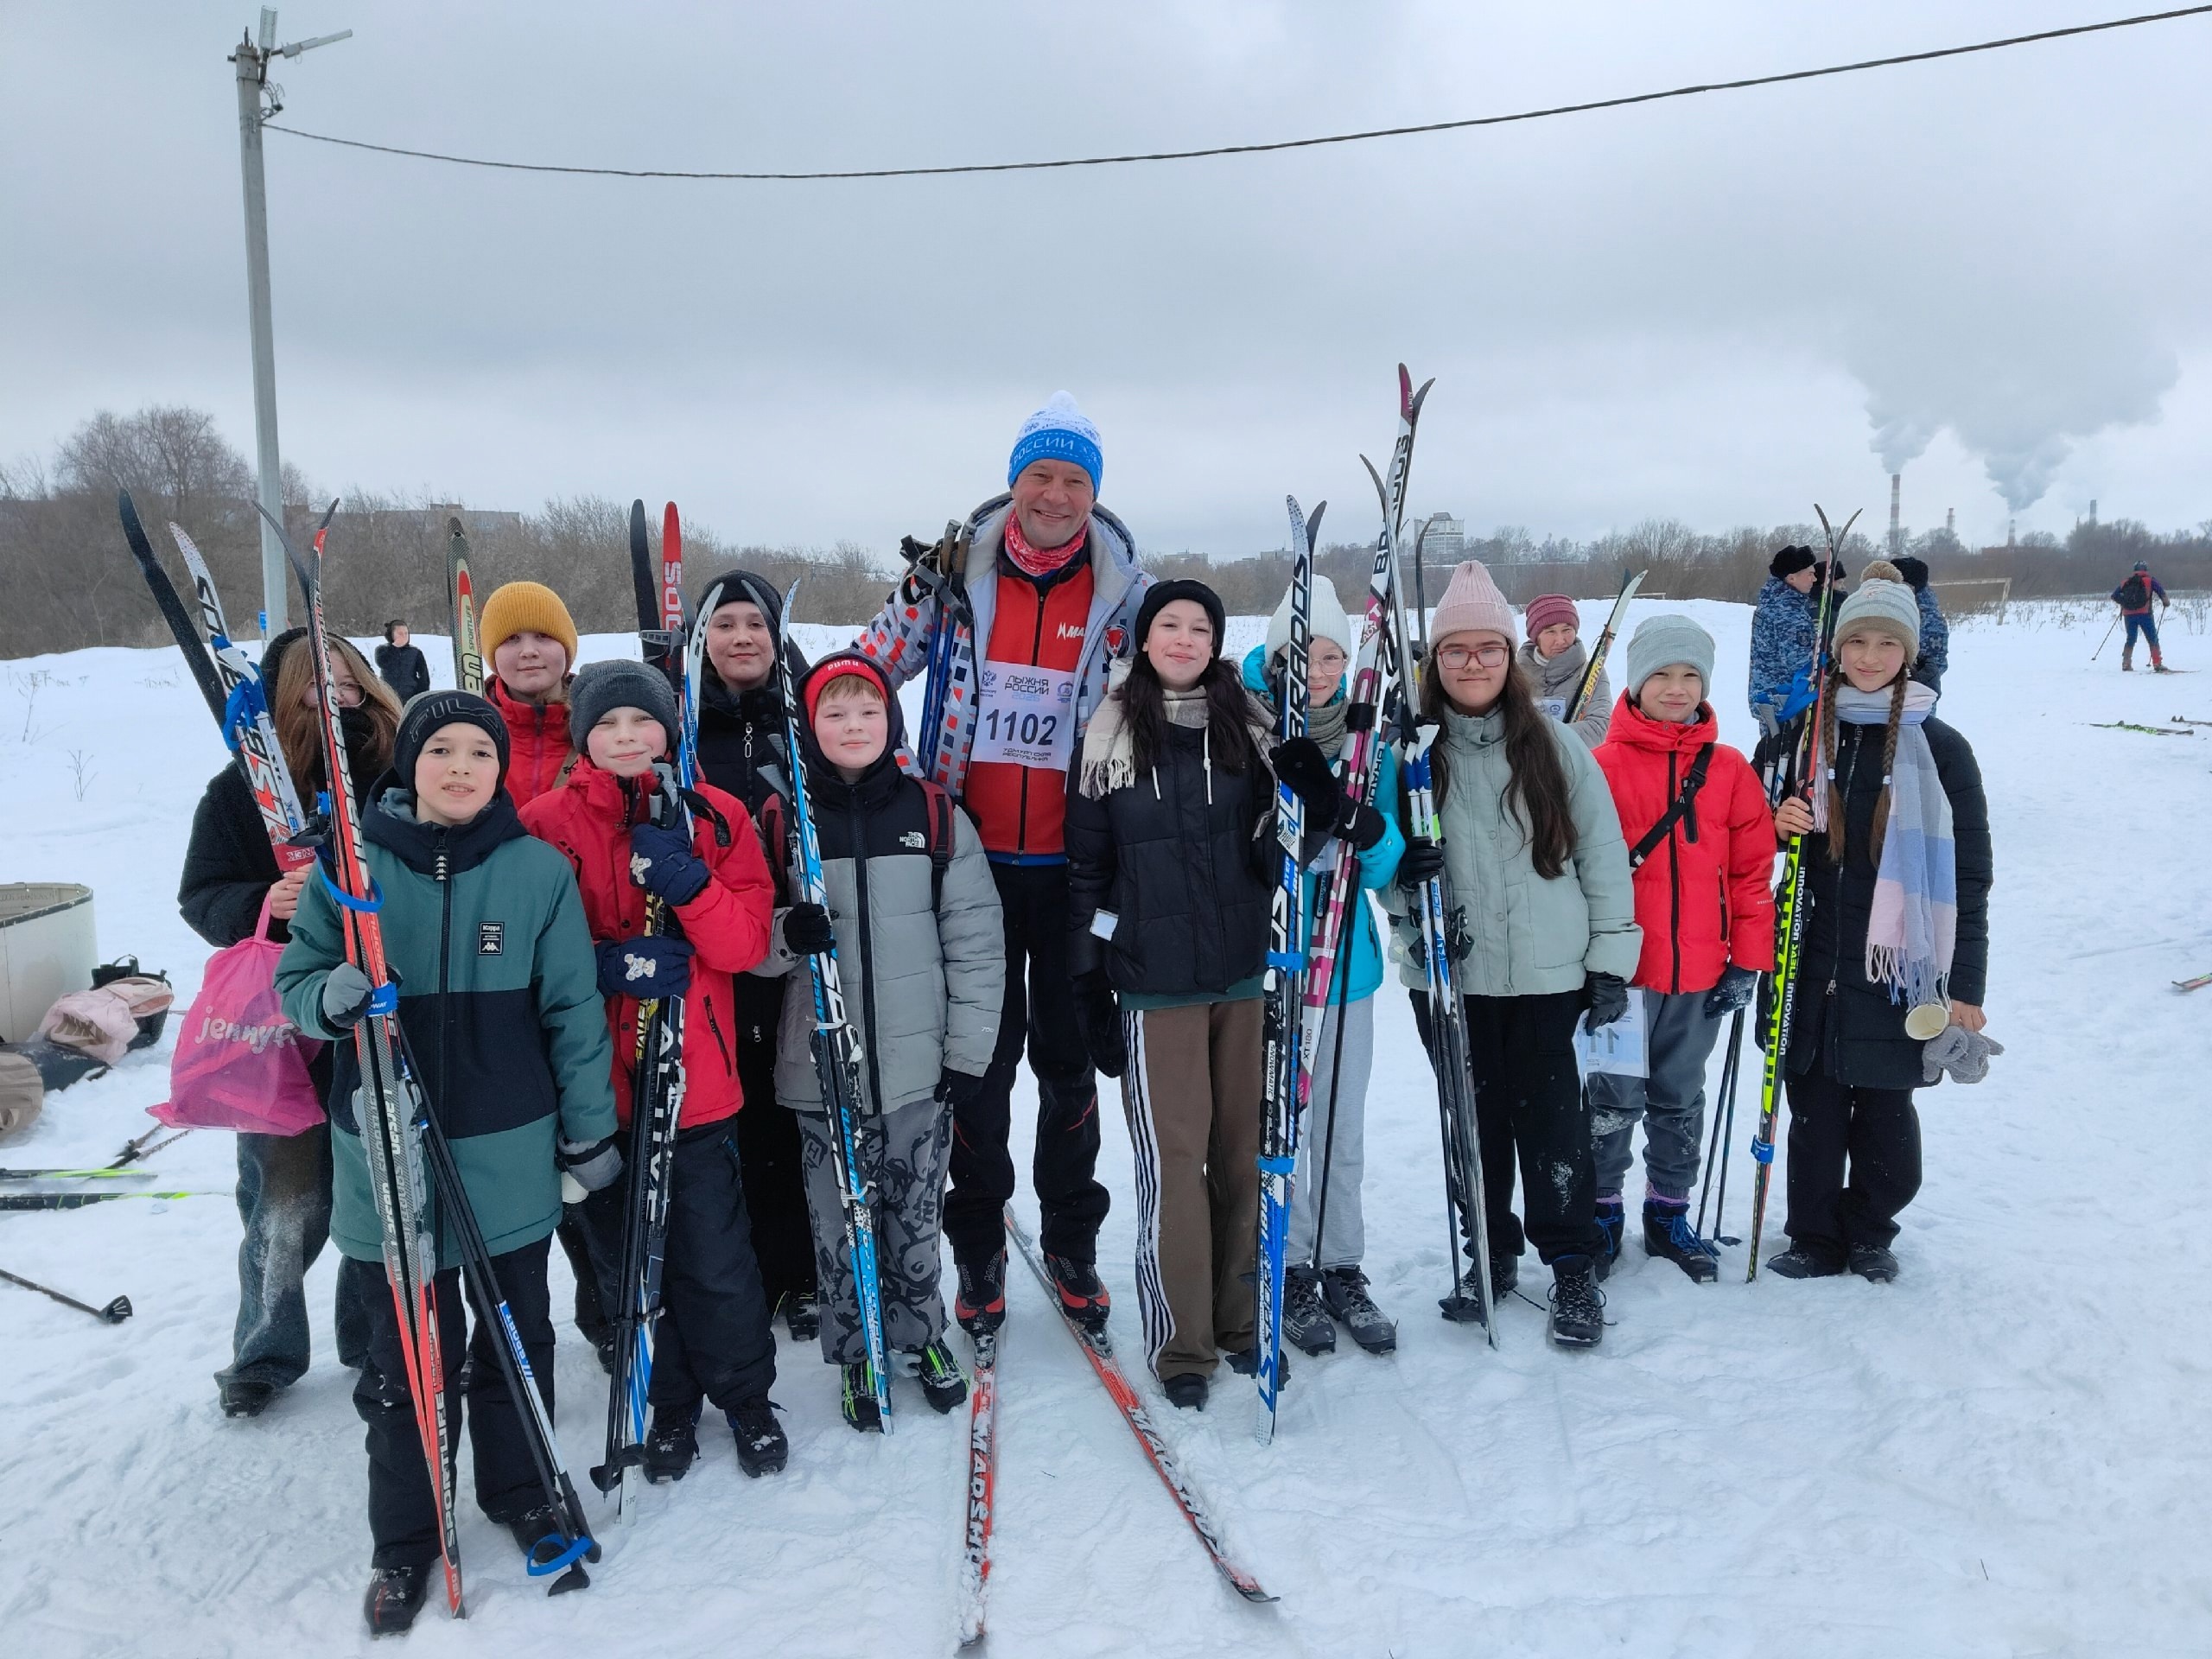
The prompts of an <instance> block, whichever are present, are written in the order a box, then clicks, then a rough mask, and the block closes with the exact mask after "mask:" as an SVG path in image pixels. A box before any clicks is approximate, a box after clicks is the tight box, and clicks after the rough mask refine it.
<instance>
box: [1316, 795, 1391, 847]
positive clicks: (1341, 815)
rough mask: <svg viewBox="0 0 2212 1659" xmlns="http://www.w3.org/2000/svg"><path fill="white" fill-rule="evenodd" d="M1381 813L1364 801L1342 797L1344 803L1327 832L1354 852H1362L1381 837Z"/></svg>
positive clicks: (1382, 826)
mask: <svg viewBox="0 0 2212 1659" xmlns="http://www.w3.org/2000/svg"><path fill="white" fill-rule="evenodd" d="M1384 827H1385V826H1384V824H1383V815H1382V814H1381V813H1380V812H1378V811H1376V810H1375V809H1374V808H1373V807H1371V806H1370V805H1369V804H1367V803H1366V802H1365V801H1362V800H1357V799H1355V798H1353V797H1351V795H1346V796H1345V797H1344V804H1343V805H1342V806H1341V807H1339V808H1338V810H1337V821H1336V822H1335V823H1332V824H1331V825H1330V826H1329V833H1330V834H1331V835H1332V836H1335V837H1336V838H1337V839H1338V841H1341V842H1344V843H1345V844H1346V845H1348V846H1350V847H1351V849H1352V851H1354V852H1356V853H1363V852H1365V851H1366V850H1367V849H1369V848H1370V847H1372V846H1373V845H1375V843H1376V842H1378V841H1380V840H1382V839H1383V829H1384Z"/></svg>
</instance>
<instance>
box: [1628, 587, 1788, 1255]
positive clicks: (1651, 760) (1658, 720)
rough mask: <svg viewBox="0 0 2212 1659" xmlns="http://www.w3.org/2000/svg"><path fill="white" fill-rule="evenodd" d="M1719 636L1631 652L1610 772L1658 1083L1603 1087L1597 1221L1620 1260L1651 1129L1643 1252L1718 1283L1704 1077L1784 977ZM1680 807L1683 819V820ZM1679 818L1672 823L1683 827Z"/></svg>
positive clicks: (1764, 852)
mask: <svg viewBox="0 0 2212 1659" xmlns="http://www.w3.org/2000/svg"><path fill="white" fill-rule="evenodd" d="M1712 683H1713V636H1712V635H1711V634H1709V633H1707V632H1706V631H1705V630H1704V629H1703V628H1701V627H1700V626H1698V625H1697V624H1696V623H1694V622H1693V621H1691V620H1689V618H1688V617H1686V616H1655V617H1652V618H1651V619H1650V620H1648V621H1646V622H1644V623H1643V625H1642V626H1640V627H1638V628H1637V631H1636V634H1635V636H1634V638H1632V639H1630V641H1629V644H1628V689H1627V690H1624V692H1623V693H1622V694H1621V700H1620V702H1619V703H1618V706H1617V707H1616V708H1615V709H1614V711H1613V720H1612V725H1611V728H1610V729H1609V730H1608V732H1607V734H1606V738H1605V742H1603V743H1601V744H1600V745H1599V747H1598V753H1597V759H1598V766H1599V769H1600V770H1601V771H1603V772H1605V782H1606V784H1607V785H1609V786H1610V787H1611V790H1612V792H1613V805H1614V807H1615V809H1616V810H1618V812H1619V814H1620V820H1621V834H1622V835H1623V836H1624V837H1625V838H1626V839H1627V842H1628V844H1629V862H1630V868H1633V869H1634V871H1635V872H1636V919H1637V925H1638V926H1640V927H1641V928H1643V958H1642V960H1640V961H1639V962H1638V963H1637V969H1636V977H1635V979H1634V981H1633V982H1632V983H1633V984H1634V985H1635V986H1636V987H1637V988H1638V989H1639V990H1640V991H1641V993H1642V995H1643V1027H1644V1045H1645V1058H1646V1062H1647V1064H1646V1066H1645V1073H1646V1075H1645V1076H1643V1077H1620V1076H1617V1075H1615V1074H1614V1073H1611V1072H1606V1071H1599V1072H1594V1073H1592V1076H1591V1077H1590V1082H1589V1100H1590V1107H1591V1122H1590V1132H1591V1140H1592V1147H1593V1150H1594V1153H1595V1155H1596V1160H1597V1165H1598V1219H1599V1223H1600V1224H1602V1225H1603V1226H1604V1227H1605V1232H1606V1235H1607V1237H1608V1239H1609V1240H1610V1251H1611V1255H1610V1256H1609V1258H1608V1265H1610V1262H1611V1259H1612V1258H1617V1257H1618V1255H1619V1254H1620V1248H1621V1234H1622V1231H1623V1229H1624V1226H1625V1224H1626V1219H1627V1217H1626V1213H1625V1207H1624V1204H1623V1200H1622V1188H1623V1187H1624V1185H1626V1183H1627V1180H1628V1173H1629V1166H1630V1162H1631V1161H1632V1154H1633V1146H1632V1143H1633V1141H1634V1139H1635V1135H1636V1125H1637V1119H1639V1118H1641V1119H1643V1132H1644V1147H1643V1169H1644V1199H1643V1248H1644V1249H1645V1250H1646V1252H1648V1253H1649V1254H1650V1255H1658V1256H1664V1257H1665V1258H1666V1259H1667V1260H1669V1261H1670V1262H1674V1263H1675V1265H1676V1266H1677V1267H1679V1268H1681V1270H1682V1271H1683V1272H1684V1273H1686V1274H1688V1275H1689V1276H1690V1277H1691V1278H1692V1279H1694V1280H1696V1281H1699V1282H1700V1283H1704V1282H1705V1281H1708V1280H1711V1279H1713V1278H1716V1277H1718V1276H1719V1261H1718V1257H1717V1255H1716V1254H1715V1252H1714V1250H1713V1246H1712V1245H1710V1244H1708V1243H1706V1242H1705V1240H1703V1239H1702V1238H1700V1237H1699V1236H1698V1235H1697V1233H1696V1232H1695V1231H1694V1230H1693V1229H1692V1227H1691V1226H1690V1224H1689V1197H1690V1189H1691V1188H1692V1187H1693V1186H1694V1185H1696V1184H1697V1177H1698V1146H1699V1139H1700V1135H1702V1133H1703V1131H1704V1125H1705V1068H1706V1062H1707V1060H1708V1059H1710V1058H1712V1055H1713V1043H1714V1042H1715V1040H1716V1039H1718V1038H1719V1035H1720V1021H1721V1020H1723V1019H1724V1018H1725V1017H1726V1016H1728V1015H1730V1014H1734V1013H1736V1012H1737V1011H1738V1010H1739V1009H1741V1008H1742V1007H1744V1005H1745V1003H1746V1002H1747V1001H1750V1000H1751V991H1752V988H1753V987H1754V986H1755V985H1757V983H1758V976H1759V975H1760V974H1761V973H1764V972H1765V971H1767V970H1769V969H1772V968H1773V966H1774V898H1773V895H1772V894H1771V893H1770V892H1769V891H1768V888H1767V884H1768V882H1769V881H1770V880H1771V879H1772V877H1773V874H1774V817H1773V815H1772V814H1771V813H1770V812H1769V811H1768V810H1767V804H1766V795H1765V792H1764V791H1763V790H1761V789H1760V787H1759V782H1758V777H1757V775H1756V774H1754V773H1753V772H1752V771H1751V763H1750V762H1749V761H1747V760H1745V759H1744V757H1743V756H1742V755H1741V754H1740V753H1738V752H1737V751H1736V750H1734V749H1732V748H1730V747H1728V746H1727V745H1726V744H1725V743H1722V742H1720V741H1718V740H1719V723H1718V722H1717V721H1715V720H1714V718H1713V709H1712V708H1711V707H1710V706H1709V705H1708V704H1707V702H1706V701H1705V696H1706V691H1707V688H1708V687H1709V686H1710V685H1711V684H1712ZM1678 807H1679V810H1676V809H1677V808H1678ZM1670 813H1671V814H1672V817H1671V818H1670V817H1669V815H1670Z"/></svg>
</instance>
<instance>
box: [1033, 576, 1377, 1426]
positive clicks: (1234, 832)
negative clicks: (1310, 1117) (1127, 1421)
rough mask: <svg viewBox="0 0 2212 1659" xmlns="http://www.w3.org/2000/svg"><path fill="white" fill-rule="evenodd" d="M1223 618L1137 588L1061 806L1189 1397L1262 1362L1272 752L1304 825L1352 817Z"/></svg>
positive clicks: (1098, 1018)
mask: <svg viewBox="0 0 2212 1659" xmlns="http://www.w3.org/2000/svg"><path fill="white" fill-rule="evenodd" d="M1222 628H1223V616H1222V606H1221V601H1220V600H1219V599H1218V598H1217V597H1216V596H1215V594H1214V593H1213V591H1212V589H1211V588H1207V587H1205V585H1204V584H1203V583H1200V582H1159V583H1155V584H1154V586H1153V587H1152V588H1150V589H1148V590H1147V593H1146V594H1145V597H1144V603H1143V605H1142V606H1141V607H1140V608H1139V610H1138V612H1137V619H1136V637H1137V640H1138V646H1137V653H1136V655H1135V658H1133V659H1132V660H1131V662H1130V663H1129V664H1128V666H1127V669H1126V671H1123V670H1122V668H1120V667H1118V666H1117V668H1116V677H1117V683H1116V685H1115V687H1114V689H1113V690H1112V691H1110V692H1109V695H1108V696H1107V699H1106V701H1105V702H1103V704H1101V705H1100V707H1099V710H1098V712H1097V714H1096V715H1093V716H1092V719H1091V722H1090V727H1089V728H1088V729H1087V730H1086V731H1085V733H1084V739H1083V747H1082V750H1081V752H1080V753H1079V755H1078V756H1077V760H1076V766H1075V777H1074V779H1073V783H1072V786H1071V788H1070V790H1069V791H1068V804H1067V853H1068V899H1069V917H1068V920H1069V927H1070V931H1071V939H1070V945H1069V958H1070V963H1071V967H1072V968H1073V969H1074V972H1075V974H1076V986H1077V1002H1078V1004H1079V1006H1080V1007H1082V1008H1083V1010H1084V1022H1085V1026H1086V1028H1087V1031H1088V1034H1089V1039H1090V1049H1091V1058H1092V1060H1093V1062H1094V1063H1095V1064H1096V1065H1097V1067H1098V1069H1099V1070H1100V1071H1103V1072H1105V1073H1106V1074H1107V1075H1108V1076H1109V1077H1121V1078H1122V1108H1123V1109H1124V1111H1125V1113H1126V1114H1127V1116H1128V1124H1129V1140H1130V1141H1131V1143H1132V1145H1133V1147H1134V1149H1135V1154H1136V1159H1137V1179H1136V1188H1137V1206H1138V1211H1139V1215H1138V1219H1137V1240H1138V1243H1137V1269H1136V1277H1137V1306H1138V1311H1139V1312H1140V1313H1141V1315H1142V1318H1143V1323H1144V1332H1145V1347H1146V1352H1147V1358H1148V1360H1149V1361H1150V1363H1151V1365H1152V1368H1153V1370H1154V1374H1155V1375H1156V1376H1159V1378H1160V1381H1161V1383H1163V1384H1164V1385H1165V1386H1166V1391H1167V1397H1168V1398H1169V1399H1170V1400H1172V1401H1173V1402H1174V1403H1175V1404H1176V1405H1178V1406H1181V1407H1185V1408H1197V1407H1201V1406H1203V1405H1204V1404H1205V1398H1206V1392H1207V1388H1208V1384H1209V1379H1210V1378H1211V1376H1212V1373H1213V1371H1214V1370H1215V1368H1216V1366H1217V1363H1218V1361H1219V1358H1220V1356H1221V1354H1222V1353H1224V1352H1226V1353H1227V1355H1228V1357H1229V1362H1230V1366H1231V1367H1232V1369H1234V1370H1239V1371H1244V1372H1249V1371H1250V1370H1252V1368H1253V1364H1254V1359H1255V1342H1254V1334H1253V1325H1254V1292H1253V1277H1254V1267H1255V1255H1256V1253H1257V1252H1256V1248H1255V1246H1256V1228H1257V1224H1258V1217H1259V1196H1260V1184H1259V1170H1258V1167H1257V1164H1256V1161H1255V1160H1257V1158H1258V1156H1259V1151H1260V1128H1261V1125H1260V1111H1261V1099H1262V1076H1261V1015H1262V1003H1261V996H1262V975H1263V973H1264V971H1265V969H1266V967H1267V953H1268V910H1269V906H1270V903H1271V900H1272V898H1273V894H1274V868H1275V867H1274V853H1275V842H1274V834H1273V824H1274V817H1273V809H1274V789H1275V779H1274V772H1272V771H1271V769H1270V767H1271V764H1272V765H1275V766H1281V768H1282V770H1283V773H1284V776H1285V778H1286V779H1290V780H1292V782H1293V786H1294V787H1295V788H1297V789H1298V790H1299V791H1300V794H1301V796H1306V795H1307V791H1309V790H1310V791H1311V795H1310V798H1307V800H1306V805H1307V809H1308V822H1309V823H1316V824H1319V825H1322V826H1325V828H1327V829H1337V826H1338V820H1339V818H1340V817H1345V814H1344V811H1343V810H1342V809H1343V801H1342V798H1341V791H1340V790H1339V789H1338V785H1337V781H1336V776H1335V773H1334V772H1333V771H1332V769H1331V768H1330V766H1329V765H1328V762H1327V760H1325V758H1324V757H1323V756H1322V755H1321V753H1320V751H1319V749H1318V748H1317V747H1314V745H1313V741H1312V740H1310V739H1306V738H1300V739H1297V740H1294V743H1292V744H1288V745H1284V746H1283V747H1280V748H1277V749H1275V750H1274V752H1273V754H1272V756H1271V755H1270V753H1269V747H1268V746H1269V744H1270V742H1271V741H1272V739H1271V736H1270V734H1269V732H1268V719H1267V712H1266V710H1265V709H1263V708H1262V707H1261V706H1260V705H1259V704H1258V703H1257V702H1255V700H1254V699H1253V698H1252V696H1251V695H1250V694H1249V692H1248V691H1246V690H1244V687H1243V679H1242V677H1241V676H1240V675H1239V673H1238V672H1237V671H1236V667H1235V666H1234V665H1233V664H1229V663H1224V661H1223V660H1222V659H1221V639H1222ZM1361 813H1363V814H1364V815H1365V816H1364V817H1360V814H1361ZM1382 829H1383V825H1382V820H1381V818H1380V817H1378V816H1376V814H1375V813H1374V811H1373V809H1371V808H1360V809H1358V810H1357V811H1356V812H1354V813H1352V814H1351V821H1350V822H1348V823H1345V824H1344V826H1343V827H1342V829H1338V830H1337V832H1338V833H1342V834H1344V836H1346V837H1347V838H1348V839H1351V840H1353V841H1354V842H1355V844H1357V845H1372V844H1373V842H1375V841H1376V839H1378V838H1379V837H1380V836H1381V833H1382ZM1362 837H1363V838H1364V839H1362ZM1309 850H1311V849H1309ZM1301 864H1302V861H1301ZM1280 1376H1287V1367H1286V1368H1285V1369H1284V1370H1283V1371H1282V1372H1281V1374H1280Z"/></svg>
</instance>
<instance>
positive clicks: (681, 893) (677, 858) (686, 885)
mask: <svg viewBox="0 0 2212 1659" xmlns="http://www.w3.org/2000/svg"><path fill="white" fill-rule="evenodd" d="M630 879H631V880H632V881H634V882H636V883H637V884H638V885H639V887H643V888H644V889H645V891H646V892H647V893H652V895H653V896H654V897H655V898H656V899H660V900H662V901H663V902H664V903H666V904H671V905H674V906H677V907H678V908H681V907H682V906H685V905H688V904H690V902H691V901H692V900H693V899H696V898H697V897H698V896H699V895H700V894H701V893H704V892H705V891H706V890H707V880H708V876H707V867H706V866H705V865H704V864H702V863H701V862H700V861H699V857H698V855H697V854H696V853H694V852H693V851H692V850H691V837H690V836H688V835H686V834H685V833H684V832H683V830H681V829H662V828H661V827H660V826H659V825H658V824H657V823H641V824H639V825H638V826H637V827H636V828H635V829H632V830H631V831H630Z"/></svg>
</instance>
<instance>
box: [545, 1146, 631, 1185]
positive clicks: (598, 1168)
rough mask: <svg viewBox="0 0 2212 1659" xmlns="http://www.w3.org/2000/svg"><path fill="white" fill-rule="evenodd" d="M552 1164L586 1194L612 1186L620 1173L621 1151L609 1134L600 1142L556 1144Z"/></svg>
mask: <svg viewBox="0 0 2212 1659" xmlns="http://www.w3.org/2000/svg"><path fill="white" fill-rule="evenodd" d="M553 1161H554V1162H555V1163H556V1164H558V1165H560V1166H561V1167H562V1169H563V1170H564V1171H565V1172H566V1173H568V1175H569V1178H570V1179H573V1180H574V1181H575V1184H576V1185H578V1186H581V1187H582V1188H583V1190H584V1191H585V1192H598V1191H599V1190H600V1189H601V1188H602V1187H607V1186H612V1185H614V1183H615V1181H616V1180H617V1179H619V1178H620V1176H621V1173H622V1149H621V1148H620V1147H618V1146H616V1145H615V1144H614V1137H613V1135H608V1136H607V1138H606V1139H605V1140H604V1141H555V1142H554V1143H553Z"/></svg>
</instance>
